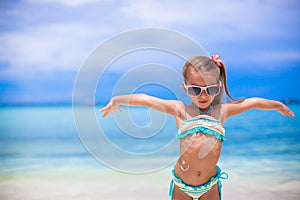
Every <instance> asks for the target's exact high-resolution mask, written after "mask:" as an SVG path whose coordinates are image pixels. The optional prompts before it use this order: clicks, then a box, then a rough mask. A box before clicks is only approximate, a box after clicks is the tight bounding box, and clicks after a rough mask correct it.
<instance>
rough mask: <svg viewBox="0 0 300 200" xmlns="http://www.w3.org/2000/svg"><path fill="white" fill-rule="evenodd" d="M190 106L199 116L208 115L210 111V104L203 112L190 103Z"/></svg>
mask: <svg viewBox="0 0 300 200" xmlns="http://www.w3.org/2000/svg"><path fill="white" fill-rule="evenodd" d="M192 106H193V107H194V108H195V109H196V110H197V111H198V112H199V114H200V115H208V114H209V112H210V109H211V107H212V106H211V104H210V105H209V107H208V108H206V109H205V110H203V109H200V108H199V107H198V106H196V105H195V104H194V103H192Z"/></svg>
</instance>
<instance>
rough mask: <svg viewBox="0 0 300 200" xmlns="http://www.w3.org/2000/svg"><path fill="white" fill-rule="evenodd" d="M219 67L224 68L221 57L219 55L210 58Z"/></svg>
mask: <svg viewBox="0 0 300 200" xmlns="http://www.w3.org/2000/svg"><path fill="white" fill-rule="evenodd" d="M210 58H211V59H212V60H213V61H214V62H215V63H216V65H217V66H218V67H222V60H221V59H220V56H219V55H217V54H214V55H212V56H211V57H210Z"/></svg>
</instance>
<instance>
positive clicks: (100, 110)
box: [99, 106, 107, 112]
mask: <svg viewBox="0 0 300 200" xmlns="http://www.w3.org/2000/svg"><path fill="white" fill-rule="evenodd" d="M106 109H107V106H105V107H104V108H101V109H99V112H104V111H105V110H106Z"/></svg>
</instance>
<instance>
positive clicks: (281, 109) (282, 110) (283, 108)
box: [278, 103, 295, 117]
mask: <svg viewBox="0 0 300 200" xmlns="http://www.w3.org/2000/svg"><path fill="white" fill-rule="evenodd" d="M278 112H280V113H281V114H282V115H284V116H289V117H295V114H294V112H293V111H291V110H290V109H289V108H288V107H287V106H286V105H284V104H283V103H281V104H280V105H279V108H278Z"/></svg>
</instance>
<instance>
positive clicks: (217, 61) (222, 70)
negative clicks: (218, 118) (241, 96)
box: [211, 54, 235, 101]
mask: <svg viewBox="0 0 300 200" xmlns="http://www.w3.org/2000/svg"><path fill="white" fill-rule="evenodd" d="M211 59H212V60H213V61H214V62H215V64H216V65H217V66H218V67H219V69H220V78H221V81H222V82H223V84H224V88H225V92H226V95H227V96H228V97H229V98H230V99H231V100H232V101H235V99H234V98H233V97H232V96H231V95H230V93H229V90H228V87H227V80H226V68H225V65H224V63H223V61H222V60H221V59H220V56H219V55H217V54H213V55H212V56H211Z"/></svg>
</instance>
